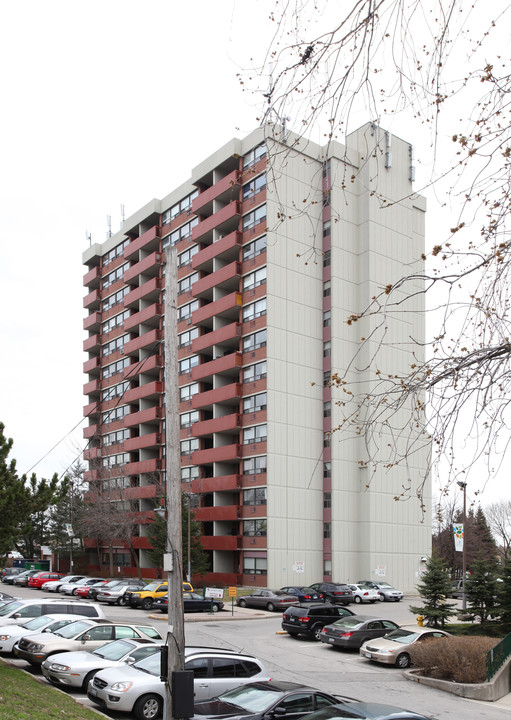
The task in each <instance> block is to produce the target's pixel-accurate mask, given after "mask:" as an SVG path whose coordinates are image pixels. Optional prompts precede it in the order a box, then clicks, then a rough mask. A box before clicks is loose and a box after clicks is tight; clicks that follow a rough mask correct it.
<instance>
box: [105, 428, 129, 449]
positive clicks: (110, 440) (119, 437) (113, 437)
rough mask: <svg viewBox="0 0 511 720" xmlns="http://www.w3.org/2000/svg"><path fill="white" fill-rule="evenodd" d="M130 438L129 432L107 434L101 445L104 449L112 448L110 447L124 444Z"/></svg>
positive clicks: (120, 431)
mask: <svg viewBox="0 0 511 720" xmlns="http://www.w3.org/2000/svg"><path fill="white" fill-rule="evenodd" d="M129 436H130V431H129V430H117V432H111V433H107V434H106V435H103V437H102V438H101V444H102V446H103V447H110V445H119V443H122V442H124V441H125V440H127V439H128V438H129Z"/></svg>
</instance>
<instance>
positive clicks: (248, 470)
mask: <svg viewBox="0 0 511 720" xmlns="http://www.w3.org/2000/svg"><path fill="white" fill-rule="evenodd" d="M265 472H266V455H259V456H258V457H251V458H245V460H243V475H258V474H259V473H265Z"/></svg>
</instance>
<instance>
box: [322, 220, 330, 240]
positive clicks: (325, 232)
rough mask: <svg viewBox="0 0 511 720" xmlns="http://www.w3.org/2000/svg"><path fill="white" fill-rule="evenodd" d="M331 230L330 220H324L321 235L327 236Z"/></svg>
mask: <svg viewBox="0 0 511 720" xmlns="http://www.w3.org/2000/svg"><path fill="white" fill-rule="evenodd" d="M330 230H331V223H330V220H326V221H325V222H324V223H323V237H329V235H330Z"/></svg>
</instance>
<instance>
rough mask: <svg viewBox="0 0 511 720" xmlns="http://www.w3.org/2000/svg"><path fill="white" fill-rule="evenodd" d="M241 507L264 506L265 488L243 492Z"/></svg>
mask: <svg viewBox="0 0 511 720" xmlns="http://www.w3.org/2000/svg"><path fill="white" fill-rule="evenodd" d="M243 505H266V488H265V487H259V488H249V489H248V490H243Z"/></svg>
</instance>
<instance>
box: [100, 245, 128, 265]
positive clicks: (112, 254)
mask: <svg viewBox="0 0 511 720" xmlns="http://www.w3.org/2000/svg"><path fill="white" fill-rule="evenodd" d="M128 243H129V240H123V241H122V243H120V244H119V245H116V246H115V247H114V248H113V249H112V250H110V251H109V252H107V253H106V254H105V255H103V257H102V258H101V259H102V264H103V267H106V266H107V265H110V263H111V262H112V261H113V260H115V258H118V257H120V256H121V255H122V254H123V252H124V248H125V247H126V246H127V245H128Z"/></svg>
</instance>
